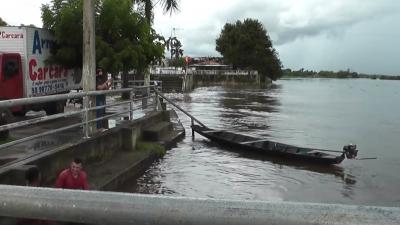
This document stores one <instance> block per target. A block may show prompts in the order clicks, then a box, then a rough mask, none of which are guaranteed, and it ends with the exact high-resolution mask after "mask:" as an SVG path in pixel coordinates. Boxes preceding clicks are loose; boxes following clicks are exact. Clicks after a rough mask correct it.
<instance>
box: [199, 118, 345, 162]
mask: <svg viewBox="0 0 400 225" xmlns="http://www.w3.org/2000/svg"><path fill="white" fill-rule="evenodd" d="M192 129H193V130H194V131H195V132H196V133H198V134H200V135H202V136H204V137H206V138H208V139H210V140H211V141H214V142H216V143H219V144H222V145H224V146H229V147H233V148H235V149H240V150H244V151H252V152H257V153H260V154H265V155H270V156H277V157H282V158H288V159H293V160H301V161H307V162H312V163H319V164H328V165H329V164H339V163H341V162H342V161H343V160H344V158H345V156H344V154H341V155H340V156H336V155H332V154H328V153H326V152H324V150H321V149H312V148H303V147H297V146H293V145H287V144H283V143H279V142H273V141H269V140H263V139H259V138H255V137H251V136H246V135H242V134H235V133H232V132H228V131H217V130H212V129H209V128H206V127H200V126H198V125H193V126H192Z"/></svg>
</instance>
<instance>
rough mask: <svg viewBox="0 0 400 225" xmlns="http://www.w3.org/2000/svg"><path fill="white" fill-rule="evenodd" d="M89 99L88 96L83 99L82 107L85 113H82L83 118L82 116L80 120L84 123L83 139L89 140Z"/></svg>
mask: <svg viewBox="0 0 400 225" xmlns="http://www.w3.org/2000/svg"><path fill="white" fill-rule="evenodd" d="M89 98H90V97H89V96H85V97H83V107H84V110H85V112H84V113H83V116H82V119H83V121H82V122H84V123H85V125H84V126H83V133H84V135H85V138H89V122H88V121H89V109H88V107H89Z"/></svg>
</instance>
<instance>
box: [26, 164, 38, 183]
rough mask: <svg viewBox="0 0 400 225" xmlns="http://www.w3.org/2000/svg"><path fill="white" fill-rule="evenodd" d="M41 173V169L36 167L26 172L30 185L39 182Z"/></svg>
mask: <svg viewBox="0 0 400 225" xmlns="http://www.w3.org/2000/svg"><path fill="white" fill-rule="evenodd" d="M39 175H40V171H39V169H38V168H37V167H36V166H34V167H31V168H29V169H28V170H27V171H26V172H25V179H26V181H28V184H32V183H33V182H35V181H37V180H38V179H39Z"/></svg>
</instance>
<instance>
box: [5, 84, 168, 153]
mask: <svg viewBox="0 0 400 225" xmlns="http://www.w3.org/2000/svg"><path fill="white" fill-rule="evenodd" d="M132 83H133V84H134V85H133V86H132V87H131V88H124V89H115V90H106V91H89V92H77V93H68V94H59V95H50V96H41V97H34V98H21V99H12V100H3V101H0V109H5V108H12V107H15V106H21V105H31V104H41V103H47V102H55V101H66V100H68V99H81V98H83V99H85V98H88V97H89V96H97V95H116V94H121V93H129V95H130V99H129V100H126V101H120V102H113V103H108V104H105V105H102V106H95V107H90V108H83V109H81V110H78V111H72V112H65V113H59V114H55V115H49V116H42V117H37V118H33V119H28V120H24V121H19V122H14V123H9V124H5V125H2V126H0V131H5V130H11V129H16V128H20V127H25V126H29V125H33V124H38V123H43V122H46V121H51V120H55V119H59V118H64V117H71V116H74V115H79V114H81V115H82V121H81V122H80V123H75V124H71V125H67V126H65V127H62V128H57V129H52V130H50V131H45V132H42V133H39V134H35V135H31V136H28V137H24V138H20V139H18V140H13V141H10V142H7V143H5V144H2V145H0V149H3V148H6V147H10V146H13V145H16V144H20V143H23V142H26V141H29V140H33V139H35V138H38V137H42V136H46V135H49V134H53V133H57V132H61V131H65V130H68V129H72V128H76V127H83V129H84V131H83V133H84V134H86V136H87V137H88V126H87V125H88V124H89V123H93V122H96V121H99V120H103V119H108V118H112V117H117V116H120V115H124V114H125V115H126V114H127V115H128V118H129V120H132V119H133V117H132V114H133V111H135V110H139V109H142V108H143V107H144V106H143V105H142V106H141V107H134V102H137V101H140V100H147V99H151V98H154V100H153V102H152V103H151V104H147V102H146V107H147V106H154V107H155V108H156V107H157V100H158V97H157V94H156V93H155V92H150V90H153V89H154V90H158V89H159V88H161V87H160V84H161V82H155V81H151V82H150V85H148V86H139V85H136V84H142V83H143V82H142V81H134V82H132ZM141 90H143V91H141ZM137 96H140V98H138V97H137ZM119 105H129V109H128V110H124V111H119V112H116V113H112V114H110V115H104V116H102V117H98V118H95V119H92V120H88V119H87V118H88V117H87V116H85V115H87V113H88V112H89V111H92V110H98V109H104V108H107V107H113V106H119Z"/></svg>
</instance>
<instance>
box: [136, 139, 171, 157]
mask: <svg viewBox="0 0 400 225" xmlns="http://www.w3.org/2000/svg"><path fill="white" fill-rule="evenodd" d="M136 149H137V150H139V151H152V152H154V153H156V155H157V156H159V157H161V156H164V155H165V152H166V150H165V148H164V146H162V145H159V144H155V143H151V142H143V141H139V142H137V143H136Z"/></svg>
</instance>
